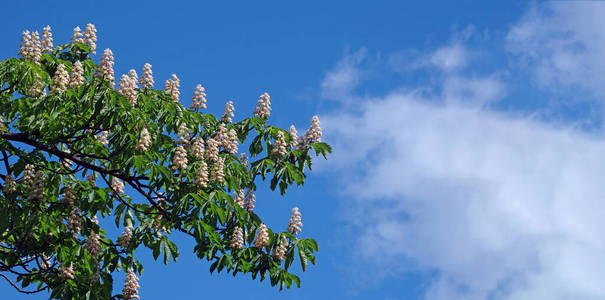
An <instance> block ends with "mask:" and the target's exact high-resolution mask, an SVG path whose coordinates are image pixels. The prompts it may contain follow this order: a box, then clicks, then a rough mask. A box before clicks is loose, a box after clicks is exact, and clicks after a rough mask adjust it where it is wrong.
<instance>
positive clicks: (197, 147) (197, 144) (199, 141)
mask: <svg viewBox="0 0 605 300" xmlns="http://www.w3.org/2000/svg"><path fill="white" fill-rule="evenodd" d="M191 154H192V155H193V157H195V158H197V159H204V139H203V138H201V137H198V138H195V139H194V140H193V144H192V145H191Z"/></svg>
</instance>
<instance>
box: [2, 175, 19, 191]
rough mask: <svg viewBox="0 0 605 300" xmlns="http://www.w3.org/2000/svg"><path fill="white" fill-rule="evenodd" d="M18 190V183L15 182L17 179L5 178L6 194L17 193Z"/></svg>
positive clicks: (8, 176) (7, 176) (9, 176)
mask: <svg viewBox="0 0 605 300" xmlns="http://www.w3.org/2000/svg"><path fill="white" fill-rule="evenodd" d="M16 190H17V183H16V182H15V178H13V176H11V175H10V174H9V175H6V177H4V192H5V193H12V192H15V191H16Z"/></svg>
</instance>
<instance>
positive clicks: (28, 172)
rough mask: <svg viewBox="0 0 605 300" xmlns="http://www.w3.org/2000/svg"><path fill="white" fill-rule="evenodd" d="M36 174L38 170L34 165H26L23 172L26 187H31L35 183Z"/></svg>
mask: <svg viewBox="0 0 605 300" xmlns="http://www.w3.org/2000/svg"><path fill="white" fill-rule="evenodd" d="M35 174H36V168H35V167H34V165H32V164H27V165H25V171H24V172H23V182H25V184H26V185H28V186H31V185H32V184H33V182H34V175H35Z"/></svg>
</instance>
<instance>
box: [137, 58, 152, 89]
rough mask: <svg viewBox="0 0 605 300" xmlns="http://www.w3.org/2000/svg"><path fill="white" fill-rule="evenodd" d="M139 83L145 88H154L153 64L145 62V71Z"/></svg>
mask: <svg viewBox="0 0 605 300" xmlns="http://www.w3.org/2000/svg"><path fill="white" fill-rule="evenodd" d="M139 83H140V84H141V87H143V88H144V89H150V88H153V72H152V71H151V64H148V63H145V65H143V73H142V75H141V79H140V80H139Z"/></svg>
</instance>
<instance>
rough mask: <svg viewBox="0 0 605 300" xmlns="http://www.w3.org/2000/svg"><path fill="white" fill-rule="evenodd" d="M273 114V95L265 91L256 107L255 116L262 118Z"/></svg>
mask: <svg viewBox="0 0 605 300" xmlns="http://www.w3.org/2000/svg"><path fill="white" fill-rule="evenodd" d="M270 115H271V97H270V96H269V94H267V93H264V94H262V95H260V97H259V99H258V104H256V108H255V109H254V116H255V117H261V118H268V117H269V116H270Z"/></svg>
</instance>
